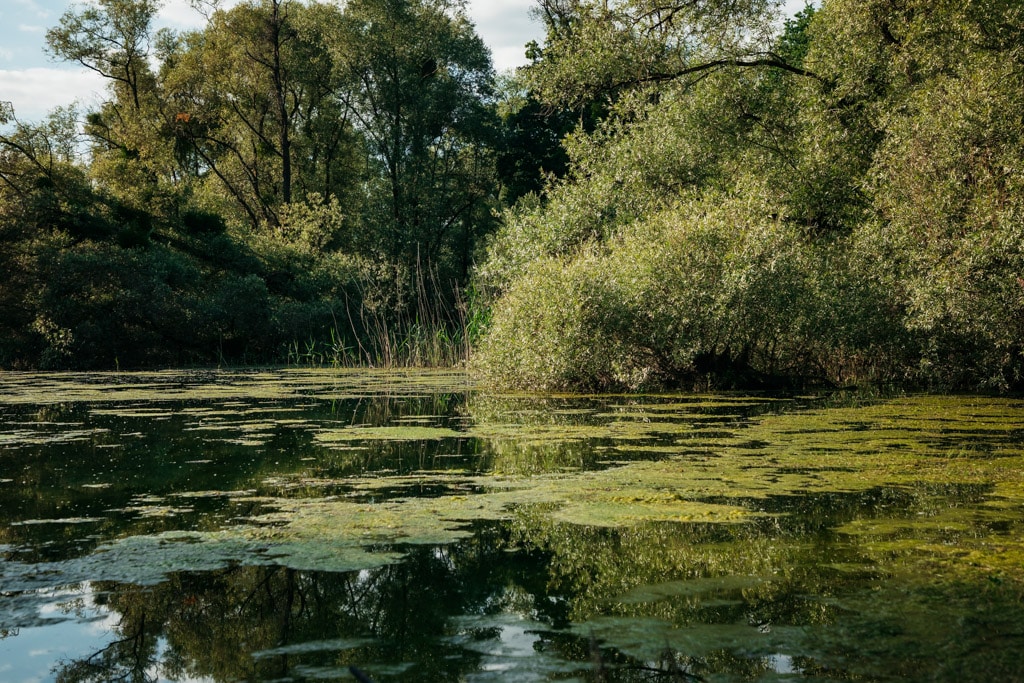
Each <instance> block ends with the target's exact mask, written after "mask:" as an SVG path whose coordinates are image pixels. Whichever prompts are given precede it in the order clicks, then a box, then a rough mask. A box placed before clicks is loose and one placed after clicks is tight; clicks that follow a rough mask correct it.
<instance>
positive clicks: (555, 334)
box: [478, 188, 905, 389]
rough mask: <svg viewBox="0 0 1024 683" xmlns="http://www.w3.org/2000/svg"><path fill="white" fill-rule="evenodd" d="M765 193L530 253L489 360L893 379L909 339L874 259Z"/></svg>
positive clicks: (558, 366) (601, 383)
mask: <svg viewBox="0 0 1024 683" xmlns="http://www.w3.org/2000/svg"><path fill="white" fill-rule="evenodd" d="M758 194H759V193H758V192H757V189H756V188H748V189H747V191H746V192H745V193H744V194H743V196H742V198H741V197H738V196H732V197H729V196H722V195H714V196H710V197H703V198H701V199H699V200H694V201H691V202H689V203H686V204H682V205H680V206H678V207H676V208H674V209H671V210H665V211H662V212H661V213H659V214H657V215H655V216H652V217H650V218H648V219H647V220H645V221H643V222H638V223H636V224H634V225H632V226H631V227H630V229H629V230H628V231H625V232H624V233H623V234H621V235H619V236H617V237H615V238H614V239H611V240H609V241H608V242H606V243H605V244H604V245H602V246H600V247H597V246H591V247H590V248H589V249H587V250H585V251H584V252H583V253H577V254H576V255H574V256H573V257H571V258H570V257H561V258H559V257H554V256H547V257H543V258H540V259H537V260H536V261H534V262H532V263H531V264H530V265H529V266H528V267H527V269H526V272H525V274H523V275H522V276H520V277H518V278H516V279H515V280H514V281H513V283H512V284H511V285H510V287H509V288H508V291H507V292H506V293H505V294H504V295H503V296H502V297H501V298H500V299H499V300H498V301H497V303H496V305H495V311H494V313H495V316H494V321H493V323H492V326H491V328H490V333H489V334H488V336H487V337H486V339H485V340H484V343H483V345H482V348H481V350H480V354H479V357H478V365H479V367H480V368H481V369H482V370H483V371H484V372H486V373H487V374H488V375H489V376H490V377H492V378H493V379H494V380H495V381H498V382H501V383H503V384H504V383H510V384H513V385H518V386H521V387H531V388H545V389H555V388H561V389H564V388H570V387H575V388H590V389H608V388H625V389H637V388H641V387H650V386H666V385H668V386H681V385H682V386H708V385H716V386H722V385H730V386H748V387H749V386H778V385H780V384H782V383H786V382H789V381H791V380H793V379H794V378H802V379H804V380H818V381H824V380H834V381H846V380H849V379H851V378H854V377H864V376H866V373H868V372H876V373H880V374H883V375H885V377H886V378H887V379H891V378H892V376H893V374H894V373H895V372H897V370H896V368H898V367H899V366H900V365H901V363H900V361H901V360H902V359H901V358H899V355H900V353H901V349H902V347H903V346H904V344H905V340H903V339H901V335H902V332H901V330H900V329H899V325H898V320H899V312H898V311H896V310H893V309H892V307H891V306H889V305H887V300H886V292H885V291H884V290H883V289H882V287H881V286H880V284H879V283H878V282H877V280H875V279H873V277H872V275H873V273H871V272H870V271H868V270H866V269H864V266H866V265H868V264H867V263H865V262H864V259H863V258H862V257H861V255H859V254H857V253H855V252H854V250H853V249H852V247H851V246H850V245H849V244H846V243H844V242H842V241H839V240H828V239H822V240H821V241H820V243H818V244H808V243H806V242H805V241H804V240H803V239H802V238H801V235H800V233H799V231H798V230H796V229H794V228H793V226H791V225H787V224H786V223H785V222H783V221H780V220H778V219H777V218H772V217H771V216H772V214H773V212H772V211H771V210H770V209H771V207H770V206H768V205H766V204H765V203H764V201H763V197H758ZM758 199H762V201H758ZM868 357H871V360H870V361H868V360H867V358H868Z"/></svg>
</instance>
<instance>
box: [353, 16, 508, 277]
mask: <svg viewBox="0 0 1024 683" xmlns="http://www.w3.org/2000/svg"><path fill="white" fill-rule="evenodd" d="M333 44H334V55H335V59H336V61H337V65H338V69H339V73H340V74H341V75H342V82H343V86H342V90H341V91H340V92H339V97H341V98H343V100H344V102H345V104H346V105H347V107H348V108H349V110H350V111H351V112H352V118H353V122H354V123H355V125H356V128H357V129H358V130H359V132H360V133H361V134H362V135H363V136H364V137H365V139H366V145H367V157H366V164H367V172H368V177H367V184H368V187H369V195H368V197H367V201H368V207H367V216H366V227H367V239H366V240H364V242H363V244H362V245H361V247H362V248H363V249H365V250H368V251H371V252H375V253H377V254H379V255H381V256H383V257H384V258H386V259H389V260H392V261H399V262H403V263H406V264H413V263H416V262H417V261H418V262H420V263H423V264H429V265H430V266H431V267H434V268H443V269H444V270H445V271H446V272H449V273H451V274H453V275H455V276H457V277H460V278H461V277H464V275H465V273H466V272H468V269H469V265H470V259H471V256H472V247H473V244H474V242H475V240H476V238H477V237H478V236H479V235H480V234H481V232H482V231H483V230H484V228H485V227H486V225H487V223H488V222H489V215H488V214H489V211H488V209H489V207H488V202H489V201H490V200H491V199H492V197H493V193H494V187H495V182H494V179H495V176H494V167H493V154H492V151H491V146H492V144H493V131H494V124H495V119H494V114H493V111H492V108H491V106H490V105H489V103H488V101H487V98H488V97H489V96H490V94H491V82H492V78H493V74H492V69H491V63H490V55H489V54H488V52H487V49H486V47H485V46H484V44H483V42H482V41H481V40H480V38H479V37H478V36H477V35H476V34H475V33H474V32H473V29H472V25H471V24H470V23H469V21H468V19H467V18H466V15H465V13H464V10H463V5H462V3H452V2H447V1H445V0H354V1H353V2H350V3H348V4H347V5H346V8H345V22H344V24H343V25H342V27H341V30H340V31H339V34H338V35H337V37H336V38H335V40H334V43H333Z"/></svg>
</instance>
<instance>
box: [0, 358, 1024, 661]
mask: <svg viewBox="0 0 1024 683" xmlns="http://www.w3.org/2000/svg"><path fill="white" fill-rule="evenodd" d="M1022 444H1024V402H1022V401H1021V400H1019V399H1015V398H1006V397H977V396H974V397H950V396H895V397H885V398H879V397H864V396H858V395H855V394H852V395H833V396H797V397H793V396H789V397H780V396H765V395H739V394H726V395H702V396H696V395H651V396H526V395H498V394H494V393H488V392H484V391H480V390H477V389H476V388H475V387H474V386H473V384H472V381H471V380H470V379H469V378H468V377H467V376H465V375H464V374H461V373H459V372H451V371H443V372H441V371H438V372H429V371H416V372H402V373H389V372H373V371H348V370H346V371H327V370H298V369H281V370H262V371H247V372H229V371H218V372H192V373H180V372H161V373H140V374H130V373H118V374H114V373H110V374H90V375H70V374H47V373H7V374H3V375H0V511H2V512H0V515H2V516H0V534H2V536H0V548H2V551H3V553H4V563H3V565H2V566H0V591H2V603H0V661H2V662H5V664H0V678H2V679H4V680H7V679H11V680H49V679H51V678H56V679H59V680H111V679H116V678H125V679H129V678H135V679H138V680H147V679H148V680H167V681H179V680H189V681H195V680H210V681H220V680H293V681H303V680H352V678H351V673H350V671H349V668H348V667H349V666H350V665H354V666H358V667H359V668H360V669H361V670H363V671H366V672H368V674H369V675H370V676H372V678H373V679H374V680H379V681H388V680H394V681H435V680H531V681H532V680H610V681H636V680H699V679H705V680H787V679H793V678H801V679H812V680H815V679H820V680H834V679H842V680H848V679H854V678H857V679H865V680H887V679H907V678H910V679H931V680H1014V679H1021V678H1024V665H1022V664H1021V663H1020V662H1019V661H1018V659H1019V658H1018V657H1017V656H1016V654H1015V653H1018V652H1020V651H1024V608H1022V595H1024V542H1022V539H1024V533H1022V521H1024V445H1022ZM26 653H34V654H26ZM4 667H6V668H4Z"/></svg>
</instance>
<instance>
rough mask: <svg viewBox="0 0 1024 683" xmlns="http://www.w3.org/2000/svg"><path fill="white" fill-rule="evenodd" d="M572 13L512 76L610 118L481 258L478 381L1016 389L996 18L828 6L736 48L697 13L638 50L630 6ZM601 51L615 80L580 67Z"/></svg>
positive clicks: (1021, 88) (1020, 315) (1010, 210)
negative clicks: (485, 296) (602, 40)
mask: <svg viewBox="0 0 1024 683" xmlns="http://www.w3.org/2000/svg"><path fill="white" fill-rule="evenodd" d="M577 9H578V13H577V14H576V15H574V17H573V18H572V21H569V22H568V24H567V25H568V26H570V27H571V30H570V29H566V26H565V25H561V24H559V21H560V20H559V19H558V18H557V17H553V18H552V17H549V19H550V21H549V27H548V28H549V42H548V45H547V48H546V50H545V51H544V54H543V58H542V59H540V60H538V61H537V62H536V63H535V64H534V65H533V66H531V67H530V68H529V69H528V71H527V78H529V79H531V80H532V82H533V83H534V84H535V86H536V88H537V90H538V92H541V93H546V96H547V97H548V98H549V101H550V102H552V103H558V102H559V101H562V98H565V97H568V98H570V99H572V100H573V101H577V102H578V101H580V100H586V98H587V97H596V98H604V101H605V103H606V106H607V110H608V111H609V112H610V114H609V116H608V118H607V119H606V120H605V121H604V122H603V123H602V124H601V125H599V126H598V127H597V128H596V130H594V132H592V133H583V132H578V133H576V134H575V136H574V137H572V138H571V139H570V140H569V144H568V146H567V149H568V151H569V154H570V160H571V164H570V171H569V173H568V175H567V176H566V177H565V178H564V179H563V180H560V181H556V182H553V183H552V184H551V185H550V186H549V187H548V188H547V190H546V195H545V196H544V198H543V199H538V198H536V197H534V198H527V199H526V200H523V201H521V202H520V204H519V205H518V206H517V207H514V208H513V209H512V210H510V211H507V212H506V214H505V217H504V218H505V221H504V225H503V226H502V227H501V229H500V230H499V232H498V233H497V235H496V236H495V239H494V240H493V241H492V243H491V246H490V251H489V258H488V260H487V262H486V263H485V264H484V265H483V267H482V268H481V269H480V271H479V280H480V283H481V284H482V285H484V286H486V287H487V288H488V289H487V291H489V292H490V293H491V295H492V296H493V300H494V311H493V312H494V316H493V321H492V323H491V327H490V332H489V334H488V336H487V337H486V339H485V340H484V343H483V344H482V346H481V349H480V354H478V356H477V358H476V361H477V364H478V366H479V367H480V369H481V370H482V371H483V372H484V373H485V374H486V375H488V376H489V377H491V378H492V379H493V381H496V382H501V383H511V384H514V385H516V386H519V387H523V388H542V389H553V388H560V389H565V388H586V389H610V388H638V387H643V386H683V387H693V386H698V387H701V386H709V385H713V386H765V385H768V386H778V385H780V384H793V383H800V384H802V383H832V384H847V383H851V382H900V383H904V384H912V385H916V386H930V387H939V388H955V389H965V388H971V389H978V388H986V389H993V388H994V389H1006V388H1012V387H1017V388H1020V387H1022V386H1024V276H1022V273H1024V270H1022V269H1024V239H1022V238H1024V193H1022V190H1024V187H1022V183H1024V172H1022V169H1024V133H1022V131H1024V76H1022V74H1024V68H1022V65H1024V52H1022V50H1021V48H1020V45H1021V44H1024V43H1021V42H1020V39H1021V38H1022V37H1024V36H1022V35H1021V31H1020V28H1019V27H1020V24H1019V21H1015V20H1014V17H1017V18H1018V19H1019V8H1015V6H1014V3H1006V2H1001V1H1000V0H986V1H985V2H981V3H971V4H970V5H969V6H964V5H961V4H958V3H934V4H928V3H898V4H892V3H861V2H855V1H854V0H832V1H830V2H825V3H822V5H821V9H819V10H817V11H814V10H811V9H808V10H806V11H804V12H803V13H801V14H800V15H799V16H798V17H796V18H795V19H794V20H791V21H790V22H788V23H787V26H786V30H785V31H784V33H783V34H782V35H781V36H778V37H774V38H770V39H766V42H763V43H760V44H758V43H757V42H756V39H755V38H754V37H753V36H754V35H756V32H752V33H751V34H750V35H751V40H752V41H754V42H751V43H746V44H735V45H729V44H727V43H722V44H716V45H705V44H702V43H701V42H700V36H699V34H694V33H687V31H689V30H691V29H693V27H695V26H699V25H700V22H701V21H702V20H704V19H707V17H704V18H703V19H702V17H701V16H698V14H699V12H700V11H701V9H700V7H698V6H696V5H695V6H692V7H690V6H688V7H687V9H686V10H685V11H684V10H683V9H681V8H680V9H678V12H679V14H678V15H673V21H672V22H667V23H664V24H662V23H658V24H656V25H655V28H652V29H650V30H649V31H648V30H646V29H644V28H641V27H643V26H645V25H646V24H645V22H646V21H647V20H648V19H650V18H651V17H652V16H653V15H652V14H651V12H654V10H652V9H651V8H650V7H649V6H648V5H647V4H646V3H645V2H643V1H642V0H623V2H618V3H612V4H611V5H609V4H604V5H601V4H600V3H587V2H585V3H582V4H581V5H580V6H579V7H578V8H577ZM747 11H749V12H754V13H755V14H756V11H757V10H756V8H753V7H752V6H751V7H749V8H746V9H738V10H737V12H738V14H737V15H736V16H733V17H731V18H730V17H724V18H723V17H721V16H719V17H718V20H723V21H733V22H735V25H736V26H747V27H749V26H750V22H752V21H755V22H756V17H755V16H754V15H751V14H749V13H748V14H743V12H747ZM691 12H695V13H698V14H694V15H693V16H690V15H689V14H688V13H691ZM1015 12H1016V14H1015ZM684 16H685V17H686V18H685V19H681V18H680V17H684ZM765 16H766V17H767V15H765ZM561 21H564V18H563V19H562V20H561ZM764 21H765V22H766V23H765V24H763V25H762V26H763V28H764V29H765V34H762V35H768V34H769V33H770V30H769V28H768V27H769V26H770V24H769V23H768V19H764ZM687 22H691V23H687ZM588 25H589V26H590V28H589V29H585V28H582V27H584V26H588ZM625 26H632V27H634V28H633V29H625V28H622V27H625ZM615 27H619V28H615ZM1014 27H1016V28H1014ZM609 31H611V32H613V33H614V32H615V31H621V33H619V34H617V37H616V40H617V41H618V43H617V44H619V46H620V47H619V49H620V51H623V52H628V51H630V50H633V51H635V52H636V55H635V59H636V63H635V64H634V66H633V67H632V71H631V73H626V74H623V73H618V71H617V69H619V68H620V67H621V60H619V61H615V62H614V63H612V62H609V63H608V64H605V65H604V66H605V67H607V69H608V71H607V72H605V71H602V70H601V69H598V68H588V69H581V70H578V71H575V72H574V71H573V68H572V65H573V64H575V63H576V60H578V59H583V58H581V57H578V55H580V54H583V53H584V52H586V49H585V48H586V47H587V45H588V43H587V41H588V40H590V39H591V34H592V33H593V32H596V33H602V32H603V33H602V35H603V34H606V33H608V32H609ZM596 33H595V34H596ZM683 34H685V35H687V36H688V38H689V40H690V41H691V42H685V41H677V42H674V41H676V39H677V38H678V36H679V35H683ZM695 35H696V36H697V37H695ZM652 41H654V42H657V41H663V43H662V47H661V49H651V45H652ZM684 44H685V45H687V46H688V50H687V51H686V52H685V53H681V52H676V51H677V50H679V49H680V48H679V46H680V45H684ZM723 50H724V51H731V52H729V53H728V54H726V55H723V54H722V51H723ZM594 54H597V53H594ZM592 56H593V55H591V57H592ZM591 57H587V58H586V59H591ZM702 60H703V61H702ZM787 60H788V61H787ZM584 61H586V60H584ZM586 63H587V64H590V62H586ZM590 66H591V67H593V65H592V64H590ZM610 74H617V75H616V76H615V78H614V79H612V80H609V79H610V78H611V76H610ZM694 74H696V75H697V76H694ZM566 79H569V80H570V81H572V82H571V83H568V84H567V81H566Z"/></svg>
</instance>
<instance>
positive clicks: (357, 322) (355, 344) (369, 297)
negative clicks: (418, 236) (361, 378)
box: [286, 264, 486, 368]
mask: <svg viewBox="0 0 1024 683" xmlns="http://www.w3.org/2000/svg"><path fill="white" fill-rule="evenodd" d="M396 279H397V278H396ZM391 284H392V285H393V286H395V288H396V291H397V295H396V296H395V297H394V301H393V302H392V305H380V304H377V305H372V304H368V303H367V302H370V301H373V300H374V299H375V298H377V295H378V294H379V293H378V292H373V291H370V289H369V288H371V287H379V286H380V283H379V282H360V283H359V285H358V287H357V291H356V292H355V295H354V296H352V297H350V298H349V299H348V300H347V301H346V303H345V307H344V308H345V310H344V312H343V313H341V314H340V315H338V314H337V313H336V314H335V324H334V326H333V327H332V328H330V329H329V330H328V331H327V335H326V336H325V337H324V338H319V339H318V338H309V339H307V340H304V341H303V340H294V341H292V342H291V343H290V344H289V345H288V348H287V352H286V357H287V363H288V364H289V365H307V366H316V367H374V368H398V367H455V366H458V365H463V364H465V363H466V362H467V361H468V360H469V358H470V355H471V351H472V342H473V340H474V339H475V338H476V337H479V335H480V334H481V333H482V329H483V326H484V324H485V322H484V321H485V320H486V315H485V314H484V313H482V312H481V311H480V310H479V307H478V306H477V305H476V304H475V303H474V302H473V297H472V296H467V295H466V293H465V292H464V291H463V290H462V288H461V287H460V286H459V285H458V284H457V283H455V282H452V283H441V282H440V279H439V277H438V275H437V272H436V271H435V270H433V269H431V268H426V267H423V266H422V265H421V264H417V266H416V269H415V271H414V272H413V274H412V277H411V278H409V280H408V281H406V282H393V283H391ZM399 288H401V289H400V290H399ZM470 294H471V292H470Z"/></svg>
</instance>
